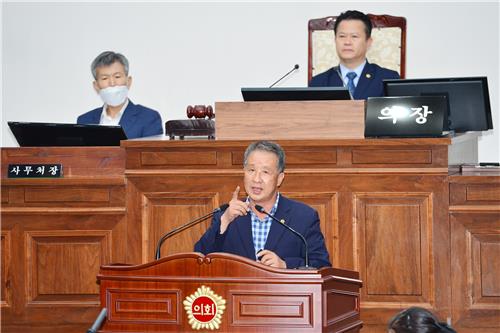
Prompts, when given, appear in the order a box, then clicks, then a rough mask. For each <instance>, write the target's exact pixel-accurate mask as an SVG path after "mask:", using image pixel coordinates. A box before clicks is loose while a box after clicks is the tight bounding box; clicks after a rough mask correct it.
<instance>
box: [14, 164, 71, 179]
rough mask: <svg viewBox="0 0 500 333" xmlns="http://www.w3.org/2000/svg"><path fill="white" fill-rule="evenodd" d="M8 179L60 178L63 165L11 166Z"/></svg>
mask: <svg viewBox="0 0 500 333" xmlns="http://www.w3.org/2000/svg"><path fill="white" fill-rule="evenodd" d="M8 171H9V172H8V178H60V177H62V176H63V167H62V164H9V169H8Z"/></svg>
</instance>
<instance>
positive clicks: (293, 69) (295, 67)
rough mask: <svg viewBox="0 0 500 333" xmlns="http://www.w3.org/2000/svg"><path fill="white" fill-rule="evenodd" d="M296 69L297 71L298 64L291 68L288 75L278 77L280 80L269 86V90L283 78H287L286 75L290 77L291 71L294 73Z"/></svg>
mask: <svg viewBox="0 0 500 333" xmlns="http://www.w3.org/2000/svg"><path fill="white" fill-rule="evenodd" d="M297 69H299V64H295V66H293V68H292V70H291V71H289V72H288V73H286V74H285V75H283V76H282V77H280V78H279V79H278V81H276V82H274V83H273V84H271V85H270V86H269V88H272V87H274V86H275V85H276V83H278V82H280V81H281V80H283V79H284V78H285V77H287V76H288V75H290V73H292V72H293V71H296V70H297Z"/></svg>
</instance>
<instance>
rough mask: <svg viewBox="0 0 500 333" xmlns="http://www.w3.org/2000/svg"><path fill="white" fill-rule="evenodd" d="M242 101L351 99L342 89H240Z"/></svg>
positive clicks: (345, 89) (345, 90)
mask: <svg viewBox="0 0 500 333" xmlns="http://www.w3.org/2000/svg"><path fill="white" fill-rule="evenodd" d="M241 94H242V95H243V100H244V101H246V102H252V101H325V100H346V99H351V96H350V95H349V90H347V88H344V87H306V88H241Z"/></svg>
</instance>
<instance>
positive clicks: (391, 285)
mask: <svg viewBox="0 0 500 333" xmlns="http://www.w3.org/2000/svg"><path fill="white" fill-rule="evenodd" d="M355 201H356V212H357V215H356V220H357V222H358V224H357V226H358V228H357V233H356V236H355V238H356V239H357V240H358V246H357V249H358V250H359V252H360V256H359V271H360V274H361V276H362V277H363V281H364V288H363V291H362V295H363V296H364V298H363V299H364V301H366V302H381V303H383V302H394V301H395V300H399V301H402V300H404V301H406V302H413V303H424V302H425V303H431V301H433V300H432V299H431V298H430V290H429V281H430V280H431V278H432V276H431V272H432V268H431V265H430V262H429V253H431V252H432V249H431V246H430V244H431V243H432V238H430V237H431V234H430V233H429V230H430V229H431V228H432V216H431V215H430V214H431V210H430V209H429V204H430V198H429V196H422V195H421V196H418V195H416V194H412V193H405V194H403V193H401V194H400V195H397V194H396V193H388V194H385V195H384V194H380V193H379V194H365V195H356V196H355ZM395 272H397V273H396V274H395Z"/></svg>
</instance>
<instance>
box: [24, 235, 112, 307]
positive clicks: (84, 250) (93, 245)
mask: <svg viewBox="0 0 500 333" xmlns="http://www.w3.org/2000/svg"><path fill="white" fill-rule="evenodd" d="M25 237H26V268H27V281H26V282H27V284H28V285H27V286H26V290H28V291H29V292H28V295H27V301H28V304H45V305H49V304H58V303H59V302H61V301H65V302H66V303H68V302H71V303H75V304H79V305H82V304H84V303H88V302H89V301H90V302H91V303H92V304H98V302H97V301H98V294H99V288H98V286H97V284H96V283H95V281H94V280H93V279H92V276H96V275H97V273H98V272H99V267H100V266H101V265H102V264H105V263H110V261H111V231H110V230H105V231H85V230H74V231H28V232H26V234H25Z"/></svg>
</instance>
